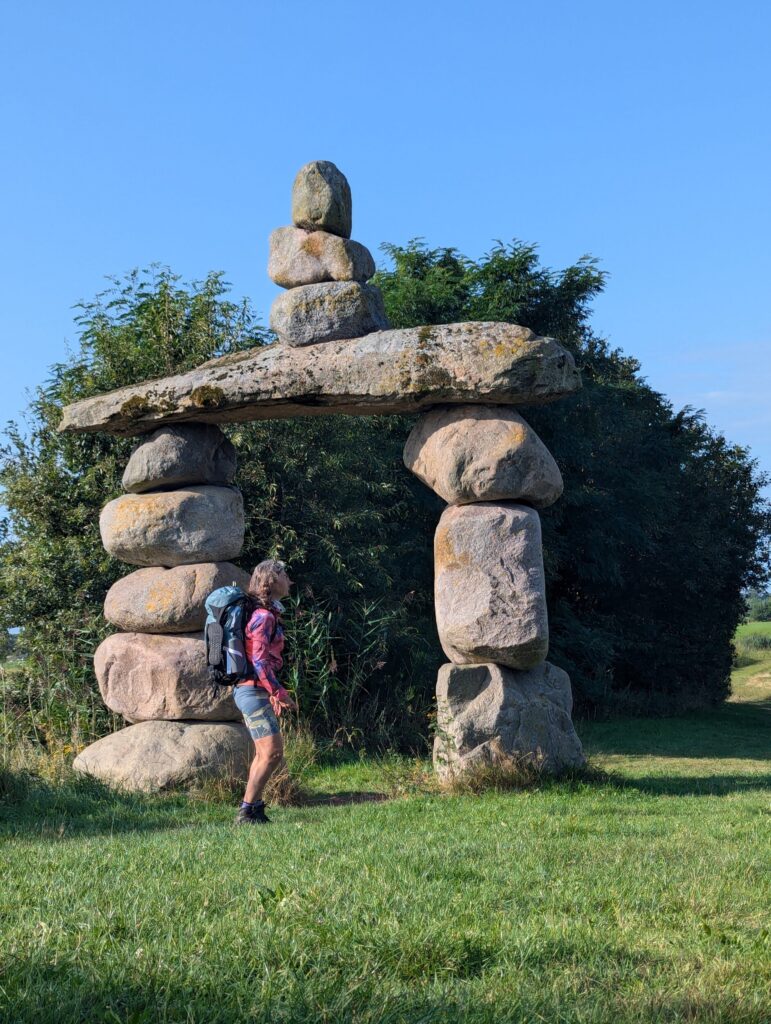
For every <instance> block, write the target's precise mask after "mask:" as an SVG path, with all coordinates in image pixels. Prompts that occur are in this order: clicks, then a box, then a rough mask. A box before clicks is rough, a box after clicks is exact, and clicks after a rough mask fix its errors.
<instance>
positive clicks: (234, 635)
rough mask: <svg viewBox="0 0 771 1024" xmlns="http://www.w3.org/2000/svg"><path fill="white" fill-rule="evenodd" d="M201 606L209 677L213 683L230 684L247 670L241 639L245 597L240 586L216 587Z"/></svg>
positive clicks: (246, 611) (245, 618)
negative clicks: (204, 612)
mask: <svg viewBox="0 0 771 1024" xmlns="http://www.w3.org/2000/svg"><path fill="white" fill-rule="evenodd" d="M204 606H205V608H206V624H205V625H204V640H205V642H206V661H207V662H208V665H209V677H210V678H211V680H212V682H213V683H214V685H215V686H232V685H233V683H236V682H238V680H239V679H246V678H247V677H248V676H249V674H250V672H249V662H248V660H247V657H246V645H245V643H244V631H245V630H246V622H247V619H248V616H249V606H250V601H249V598H248V597H247V596H246V594H245V593H244V592H243V590H241V588H240V587H236V586H232V587H219V589H217V590H213V591H212V592H211V594H209V596H208V597H207V598H206V601H205V602H204Z"/></svg>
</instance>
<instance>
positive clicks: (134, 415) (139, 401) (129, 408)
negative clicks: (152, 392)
mask: <svg viewBox="0 0 771 1024" xmlns="http://www.w3.org/2000/svg"><path fill="white" fill-rule="evenodd" d="M120 411H121V415H123V416H128V417H129V419H139V418H140V417H141V416H146V415H147V414H148V413H151V412H153V406H152V405H151V403H150V402H148V401H147V399H146V398H144V397H143V396H142V395H134V396H133V397H132V398H127V399H126V401H125V402H124V403H123V405H122V406H121V407H120Z"/></svg>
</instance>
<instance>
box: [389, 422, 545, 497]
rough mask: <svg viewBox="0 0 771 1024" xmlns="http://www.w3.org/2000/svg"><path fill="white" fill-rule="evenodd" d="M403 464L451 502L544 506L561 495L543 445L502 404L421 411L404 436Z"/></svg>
mask: <svg viewBox="0 0 771 1024" xmlns="http://www.w3.org/2000/svg"><path fill="white" fill-rule="evenodd" d="M404 464H405V466H406V467H407V469H409V470H411V471H412V472H413V473H414V474H415V475H416V476H417V477H418V478H419V479H420V480H422V481H423V483H424V484H426V485H427V486H428V487H430V488H432V490H434V491H436V493H437V494H438V495H439V496H440V497H441V498H444V500H445V501H446V502H448V503H449V504H452V505H462V504H467V503H469V502H474V501H524V502H527V504H529V505H533V506H534V507H535V508H546V506H547V505H551V504H552V503H553V502H555V501H556V500H557V499H558V498H559V496H560V495H561V494H562V476H561V474H560V471H559V468H558V466H557V463H556V462H555V461H554V459H553V458H552V456H551V454H550V452H549V450H548V448H547V447H546V445H545V444H544V443H543V441H542V440H541V439H540V437H539V436H538V435H537V434H536V432H535V431H534V430H533V428H532V427H531V426H530V425H529V424H528V423H526V422H525V420H523V419H522V417H521V416H520V415H519V413H518V412H517V411H516V410H515V409H512V408H510V407H507V406H502V405H452V406H440V407H438V408H436V409H432V410H431V411H430V412H427V413H424V414H423V415H422V416H421V417H420V418H419V419H418V421H417V423H416V424H415V426H414V427H413V428H412V431H411V433H410V435H409V437H408V438H407V443H406V444H405V446H404Z"/></svg>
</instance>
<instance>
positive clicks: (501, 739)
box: [404, 405, 584, 776]
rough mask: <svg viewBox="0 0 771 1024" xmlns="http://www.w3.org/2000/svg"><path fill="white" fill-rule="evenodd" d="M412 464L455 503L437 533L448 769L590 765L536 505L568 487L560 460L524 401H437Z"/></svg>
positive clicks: (440, 750) (438, 752)
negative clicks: (556, 646)
mask: <svg viewBox="0 0 771 1024" xmlns="http://www.w3.org/2000/svg"><path fill="white" fill-rule="evenodd" d="M404 462H405V465H406V466H407V468H408V469H410V470H412V472H414V473H415V474H416V475H417V476H418V477H419V478H420V479H421V480H422V481H423V482H424V483H425V484H427V485H428V486H429V487H431V488H432V489H433V490H434V491H436V493H437V494H439V495H440V496H441V497H442V498H443V499H444V500H445V501H446V502H448V503H449V504H448V507H447V508H446V509H445V511H444V512H443V514H442V516H441V518H440V520H439V525H438V527H437V530H436V535H435V540H434V560H435V606H436V621H437V627H438V631H439V639H440V642H441V645H442V649H443V650H444V653H445V654H446V656H447V657H448V659H449V661H450V663H449V664H447V665H443V666H442V668H441V669H440V670H439V676H438V680H437V735H436V739H435V741H434V764H435V767H436V770H437V772H438V773H439V774H440V775H442V776H448V775H452V774H454V773H459V772H462V771H464V770H466V769H468V768H470V767H472V766H473V765H475V764H478V763H480V762H483V763H484V762H487V763H489V762H493V761H496V760H500V759H504V760H505V759H510V758H515V759H517V760H521V759H524V760H526V761H531V762H534V763H536V764H538V765H539V766H540V767H542V768H544V769H545V770H547V771H551V772H559V771H564V770H565V769H568V768H573V767H577V766H579V765H581V764H582V763H583V760H584V759H583V752H582V749H581V743H580V741H579V739H578V736H577V735H576V732H575V729H574V728H573V723H572V720H571V710H572V696H571V690H570V679H569V678H568V675H567V673H565V672H563V671H562V670H561V669H559V668H557V667H556V666H554V665H550V664H549V663H548V662H547V661H546V656H547V653H548V649H549V629H548V619H547V612H546V594H545V580H544V569H543V552H542V546H541V524H540V518H539V515H538V512H537V509H539V508H545V507H546V506H548V505H550V504H552V503H553V502H554V501H556V500H557V499H558V498H559V496H560V494H561V493H562V478H561V476H560V472H559V469H558V468H557V465H556V463H555V461H554V459H553V458H552V456H551V454H550V453H549V451H548V450H547V449H546V447H545V446H544V444H543V442H542V441H541V440H540V438H539V437H538V436H537V434H536V433H535V431H534V430H533V429H532V428H531V427H530V426H529V425H528V424H527V423H526V422H525V420H524V419H523V418H522V417H521V416H520V415H519V413H518V412H516V410H514V409H512V408H510V407H504V406H477V405H465V406H463V405H461V406H458V405H456V406H447V407H437V408H436V409H434V410H432V411H431V412H429V413H426V414H424V415H423V416H421V418H420V419H419V421H418V422H417V424H416V425H415V427H414V428H413V430H412V433H411V434H410V436H409V438H408V439H407V444H406V446H405V449H404Z"/></svg>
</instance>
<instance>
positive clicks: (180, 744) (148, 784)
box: [73, 722, 254, 793]
mask: <svg viewBox="0 0 771 1024" xmlns="http://www.w3.org/2000/svg"><path fill="white" fill-rule="evenodd" d="M253 756H254V744H253V743H252V741H251V739H250V737H249V733H248V731H247V729H246V726H245V725H244V724H243V723H242V722H241V723H235V722H140V723H139V724H138V725H130V726H128V728H126V729H121V730H119V731H118V732H114V733H111V734H110V735H109V736H104V737H102V739H100V740H97V741H96V743H92V744H91V745H90V746H88V747H86V748H85V750H82V751H81V752H80V754H78V756H77V757H76V758H75V761H74V763H73V768H74V769H75V771H77V772H80V773H81V774H83V775H92V776H94V777H95V778H97V779H100V780H101V781H102V782H104V783H106V784H107V785H109V786H113V787H115V788H116V789H122V790H126V791H129V792H144V793H152V792H157V791H158V790H164V789H191V788H194V787H195V786H197V785H199V784H200V783H201V782H203V781H205V780H206V779H210V778H217V779H222V780H223V781H225V782H233V783H235V782H243V780H244V779H245V778H246V773H247V772H248V770H249V763H250V761H251V759H252V757H253Z"/></svg>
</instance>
